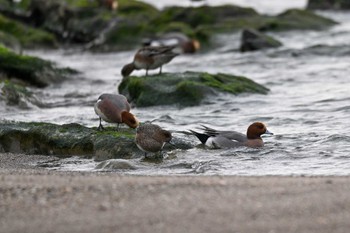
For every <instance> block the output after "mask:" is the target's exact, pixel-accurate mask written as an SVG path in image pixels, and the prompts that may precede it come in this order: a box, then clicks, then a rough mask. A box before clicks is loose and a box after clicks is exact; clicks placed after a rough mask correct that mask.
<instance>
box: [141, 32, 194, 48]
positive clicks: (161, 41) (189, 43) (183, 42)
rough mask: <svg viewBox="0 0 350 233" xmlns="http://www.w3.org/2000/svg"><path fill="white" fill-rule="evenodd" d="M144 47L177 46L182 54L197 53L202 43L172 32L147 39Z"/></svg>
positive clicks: (144, 41)
mask: <svg viewBox="0 0 350 233" xmlns="http://www.w3.org/2000/svg"><path fill="white" fill-rule="evenodd" d="M142 44H143V46H175V47H176V48H177V49H179V50H180V51H179V52H180V53H195V52H197V51H198V50H199V49H200V42H199V41H198V40H196V39H190V38H189V37H188V36H186V35H185V34H183V33H180V32H170V33H166V34H164V35H162V36H158V37H154V38H145V39H143V41H142Z"/></svg>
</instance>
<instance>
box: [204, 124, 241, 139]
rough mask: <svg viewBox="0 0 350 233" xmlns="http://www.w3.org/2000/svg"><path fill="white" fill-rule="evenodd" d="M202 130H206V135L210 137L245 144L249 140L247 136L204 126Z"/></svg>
mask: <svg viewBox="0 0 350 233" xmlns="http://www.w3.org/2000/svg"><path fill="white" fill-rule="evenodd" d="M202 129H203V130H204V133H205V134H207V135H210V136H221V137H224V138H227V139H229V140H235V141H237V142H245V141H247V140H248V139H247V136H246V135H244V134H242V133H239V132H236V131H221V130H216V129H213V128H209V127H207V126H204V125H202Z"/></svg>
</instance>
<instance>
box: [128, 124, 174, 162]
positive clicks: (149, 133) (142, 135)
mask: <svg viewBox="0 0 350 233" xmlns="http://www.w3.org/2000/svg"><path fill="white" fill-rule="evenodd" d="M171 139H172V135H171V132H169V131H167V130H165V129H162V128H161V127H160V126H159V125H156V124H152V123H144V124H142V125H140V126H139V127H137V129H136V136H135V143H136V145H137V147H138V148H139V149H140V150H142V151H143V152H145V157H147V153H157V152H159V151H161V150H162V149H163V147H164V145H165V144H166V143H170V141H171Z"/></svg>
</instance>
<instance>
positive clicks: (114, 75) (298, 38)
mask: <svg viewBox="0 0 350 233" xmlns="http://www.w3.org/2000/svg"><path fill="white" fill-rule="evenodd" d="M322 14H325V15H327V16H329V17H332V18H334V19H335V20H337V21H338V22H341V24H339V25H337V26H335V27H333V28H330V29H329V30H325V31H291V32H283V33H273V34H272V35H273V36H275V37H276V38H278V39H279V40H281V41H282V42H283V43H284V46H283V47H281V48H279V49H273V50H267V51H261V52H253V53H244V54H241V53H239V52H237V48H238V46H239V38H240V35H239V33H233V34H227V35H220V36H218V37H217V38H216V40H217V43H218V44H219V45H220V46H218V47H217V48H216V49H214V50H213V51H210V52H208V53H202V54H196V55H194V56H179V57H177V58H175V59H174V60H173V62H171V63H170V64H168V65H166V66H165V67H164V68H163V70H164V71H165V72H179V71H180V72H181V71H187V70H193V71H207V72H212V73H216V72H224V73H232V74H236V75H244V76H247V77H249V78H251V79H253V80H254V81H256V82H258V83H261V84H263V85H265V86H267V87H269V88H270V89H271V92H270V93H269V94H268V95H254V94H244V95H239V96H231V95H221V96H219V97H217V98H215V99H210V100H207V101H206V103H205V104H203V105H201V106H197V107H189V108H178V107H176V106H168V107H150V108H134V109H133V112H134V114H135V115H137V116H138V118H139V119H140V120H141V121H147V120H154V121H155V123H157V124H159V125H161V126H162V127H164V128H166V129H168V130H172V131H180V130H188V129H195V128H196V127H197V126H198V125H199V124H205V125H208V126H211V127H213V128H217V129H232V130H237V131H240V132H245V131H246V128H247V126H248V125H249V124H250V123H251V122H254V121H262V122H265V123H266V124H267V125H268V128H269V130H270V131H272V132H274V133H275V135H274V136H272V137H271V136H268V137H264V141H265V147H264V148H263V149H249V148H238V149H232V150H208V149H205V148H203V147H197V148H195V149H191V150H188V151H180V150H178V151H173V152H170V153H168V154H167V155H166V158H165V159H164V161H163V162H161V163H151V162H148V161H145V160H143V159H141V158H140V159H135V160H129V161H127V162H126V163H128V164H129V165H130V166H129V167H128V166H127V168H128V169H123V168H125V167H118V168H112V169H107V168H106V169H104V171H112V172H118V173H123V174H142V175H155V174H157V175H175V174H176V175H179V174H204V175H291V174H292V175H349V174H350V146H349V145H350V131H349V130H348V128H349V126H350V124H349V118H350V83H349V76H348V74H349V73H350V65H349V64H350V52H347V51H350V14H348V13H339V12H338V13H333V12H323V13H322ZM316 45H322V46H317V47H314V46H316ZM28 53H29V54H32V55H37V56H40V57H43V58H46V59H50V60H53V61H55V62H57V63H58V64H59V65H61V66H69V67H72V68H75V69H78V70H80V71H82V72H83V74H82V75H81V77H79V78H77V79H75V80H70V81H67V82H64V83H62V84H60V85H54V86H51V87H49V88H46V89H44V90H40V91H35V92H36V94H37V96H38V97H39V98H40V99H41V100H42V101H43V102H44V104H45V106H46V108H32V109H29V110H20V111H19V110H18V109H16V108H12V107H3V108H5V111H1V113H0V119H7V120H19V121H33V120H35V121H46V122H54V123H60V124H63V123H71V122H77V123H80V124H84V125H86V126H97V125H98V118H97V116H96V115H95V113H94V110H93V103H94V101H95V100H96V99H97V97H98V96H99V95H100V94H101V93H103V92H112V93H113V92H116V91H117V86H118V84H119V82H120V80H121V75H120V69H121V67H122V66H123V65H124V64H125V63H127V62H129V61H131V59H132V57H133V53H134V51H128V52H120V53H109V54H91V53H75V52H74V51H29V52H28ZM329 54H331V55H329ZM155 72H156V71H155ZM135 74H138V75H143V74H144V71H139V72H137V73H135ZM174 136H175V137H183V138H184V137H185V136H184V135H182V134H180V133H176V132H175V133H174ZM190 140H193V141H194V142H197V141H196V138H194V137H193V138H192V137H191V138H190ZM111 162H112V163H117V164H118V163H120V162H121V161H118V160H117V161H111ZM122 162H125V161H122ZM97 165H98V163H97V162H94V161H92V160H90V159H82V158H76V157H73V158H69V159H60V160H55V161H52V162H51V163H48V164H40V165H39V166H45V167H49V169H56V170H83V171H99V170H101V169H96V166H97ZM130 168H132V169H130Z"/></svg>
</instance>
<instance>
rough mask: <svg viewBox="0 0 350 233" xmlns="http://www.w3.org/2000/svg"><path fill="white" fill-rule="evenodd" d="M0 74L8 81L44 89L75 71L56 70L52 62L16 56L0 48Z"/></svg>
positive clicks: (73, 73)
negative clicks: (13, 80) (16, 81)
mask: <svg viewBox="0 0 350 233" xmlns="http://www.w3.org/2000/svg"><path fill="white" fill-rule="evenodd" d="M0 61H1V62H0V72H1V73H2V74H4V75H5V76H6V77H7V78H8V79H17V80H21V81H22V82H25V83H27V84H29V85H33V86H36V87H45V86H48V85H49V84H51V83H57V82H61V81H63V80H65V79H67V78H68V77H71V76H72V75H75V74H77V71H74V70H72V69H68V68H65V69H64V68H56V67H55V65H54V64H53V63H52V62H49V61H46V60H43V59H40V58H37V57H32V56H24V55H18V54H16V53H14V52H12V51H11V50H9V49H6V48H5V47H2V46H0Z"/></svg>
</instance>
